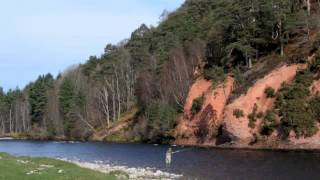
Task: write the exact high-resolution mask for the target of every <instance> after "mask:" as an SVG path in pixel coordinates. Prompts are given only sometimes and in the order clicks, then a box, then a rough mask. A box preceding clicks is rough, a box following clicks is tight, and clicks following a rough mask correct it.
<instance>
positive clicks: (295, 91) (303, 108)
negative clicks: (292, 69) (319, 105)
mask: <svg viewBox="0 0 320 180" xmlns="http://www.w3.org/2000/svg"><path fill="white" fill-rule="evenodd" d="M306 74H308V73H299V75H297V78H298V79H296V81H295V82H294V83H293V84H291V85H284V86H283V87H282V88H281V89H280V91H279V96H278V97H277V100H276V107H277V108H278V110H279V115H280V118H281V119H280V120H281V129H282V130H283V133H284V135H285V136H288V135H289V133H290V131H292V130H293V131H294V132H295V133H296V135H297V136H298V137H301V136H303V137H310V136H312V135H314V134H315V133H316V132H317V130H318V129H317V126H316V119H315V117H314V112H315V111H316V110H315V109H312V107H310V104H311V102H309V101H308V99H309V96H310V91H309V89H308V87H309V86H306V84H309V82H306V81H304V80H303V78H302V77H306V76H305V75H306ZM313 103H316V101H314V102H313Z"/></svg>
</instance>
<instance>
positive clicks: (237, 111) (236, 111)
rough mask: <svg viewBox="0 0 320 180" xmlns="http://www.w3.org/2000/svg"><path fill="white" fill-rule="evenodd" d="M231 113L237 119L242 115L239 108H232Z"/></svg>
mask: <svg viewBox="0 0 320 180" xmlns="http://www.w3.org/2000/svg"><path fill="white" fill-rule="evenodd" d="M233 115H234V116H235V117H236V118H237V119H239V118H241V117H244V113H243V110H241V109H235V110H233Z"/></svg>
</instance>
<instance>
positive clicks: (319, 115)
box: [310, 95, 320, 121]
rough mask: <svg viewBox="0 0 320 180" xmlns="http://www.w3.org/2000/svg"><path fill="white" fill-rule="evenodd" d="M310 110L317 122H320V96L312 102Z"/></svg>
mask: <svg viewBox="0 0 320 180" xmlns="http://www.w3.org/2000/svg"><path fill="white" fill-rule="evenodd" d="M310 109H311V112H312V115H313V117H314V119H315V120H317V121H320V96H319V95H317V96H315V97H313V98H312V99H311V100H310Z"/></svg>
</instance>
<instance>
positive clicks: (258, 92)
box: [223, 64, 302, 146]
mask: <svg viewBox="0 0 320 180" xmlns="http://www.w3.org/2000/svg"><path fill="white" fill-rule="evenodd" d="M299 67H300V68H301V67H302V66H301V65H296V64H295V65H290V66H288V65H283V66H281V67H280V68H278V69H276V70H274V71H272V72H271V73H269V74H268V75H267V76H265V77H264V78H263V79H260V80H258V81H257V82H256V83H255V84H254V85H253V86H252V87H251V88H249V90H248V91H247V93H246V94H244V95H242V96H240V97H239V98H237V99H235V100H234V101H233V102H232V103H231V104H229V105H227V107H226V109H225V111H224V118H223V122H224V123H225V128H226V131H227V132H229V133H230V134H232V136H233V137H234V139H235V145H236V146H246V145H248V144H250V143H252V142H253V141H255V137H254V134H258V131H259V127H260V125H261V119H258V120H257V122H256V123H255V128H250V127H249V126H248V124H249V118H248V115H249V114H251V113H252V112H253V111H254V108H255V106H256V112H262V113H265V112H266V111H267V110H268V109H272V108H273V106H274V102H275V98H267V97H266V94H265V89H266V88H267V87H271V88H273V89H274V90H275V91H276V92H277V91H278V90H279V89H280V87H281V85H282V84H283V83H284V82H291V81H292V80H293V79H294V77H295V75H296V72H297V70H298V68H299ZM235 110H241V111H243V117H240V118H237V117H235V115H234V113H233V112H234V111H235Z"/></svg>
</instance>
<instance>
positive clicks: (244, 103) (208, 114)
mask: <svg viewBox="0 0 320 180" xmlns="http://www.w3.org/2000/svg"><path fill="white" fill-rule="evenodd" d="M304 68H306V65H305V64H292V65H287V64H283V65H281V66H279V67H278V68H277V69H275V70H273V71H271V72H270V73H268V74H267V75H266V76H265V77H264V78H262V79H259V80H258V81H257V82H256V83H254V85H253V86H251V87H250V88H249V89H248V91H247V92H246V93H245V94H243V95H241V96H240V97H238V98H236V99H234V100H233V101H231V102H228V99H229V97H230V95H231V94H232V91H233V88H234V83H235V82H234V79H233V78H232V77H230V76H229V77H228V78H227V79H226V80H225V81H224V82H223V83H221V84H220V85H218V86H217V87H215V88H214V86H213V84H212V83H211V82H210V81H207V80H204V79H203V78H199V79H197V80H196V81H195V83H194V84H193V85H192V87H191V88H190V92H189V96H188V98H187V101H186V104H185V107H184V114H183V115H182V116H181V117H180V118H179V123H178V126H177V128H176V133H175V136H176V141H175V143H176V144H183V145H205V146H219V145H223V146H230V147H240V148H319V147H320V143H319V139H320V132H318V133H317V134H316V135H314V136H312V137H309V138H297V137H296V136H295V135H294V133H291V135H290V136H289V138H288V139H287V140H286V141H283V140H282V139H281V137H280V135H279V134H278V131H274V132H273V133H272V134H271V135H270V136H269V137H264V139H263V140H262V141H261V140H258V138H259V137H258V136H257V134H259V131H260V129H261V124H262V118H257V121H256V122H255V123H254V124H255V127H254V128H252V127H250V126H249V125H248V124H249V118H248V115H249V114H251V113H252V112H253V111H254V109H256V110H255V111H256V112H261V113H265V112H266V111H267V110H272V109H273V108H274V104H275V98H274V97H273V98H270V97H269V98H268V97H267V96H266V93H265V89H266V88H267V87H271V88H272V89H274V90H275V93H276V92H277V91H278V90H279V89H280V88H281V86H282V84H283V83H290V82H292V81H293V80H294V78H295V76H296V74H297V71H298V70H300V69H304ZM310 89H311V92H312V93H313V94H316V93H318V92H319V91H320V81H319V80H317V81H314V82H313V84H312V86H311V87H310ZM202 95H204V99H205V100H204V103H203V106H202V109H201V111H199V112H198V113H196V114H193V113H192V112H191V108H192V102H193V100H194V99H195V98H197V97H199V96H202ZM235 110H241V111H242V112H243V116H242V117H238V118H237V117H236V116H235V115H234V112H235ZM277 121H279V118H278V119H277ZM278 123H279V122H278ZM221 138H223V140H221Z"/></svg>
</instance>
